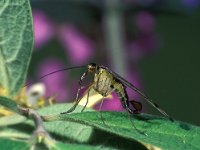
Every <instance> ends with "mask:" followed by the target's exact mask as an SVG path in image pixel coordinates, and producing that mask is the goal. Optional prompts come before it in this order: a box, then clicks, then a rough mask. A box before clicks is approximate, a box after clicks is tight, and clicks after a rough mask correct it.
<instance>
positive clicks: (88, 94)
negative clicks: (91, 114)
mask: <svg viewBox="0 0 200 150" xmlns="http://www.w3.org/2000/svg"><path fill="white" fill-rule="evenodd" d="M90 90H91V88H89V90H88V93H87V100H86V103H85V105H84V107H83V109H82V110H81V112H83V111H84V110H85V108H86V106H87V104H88V102H89V96H90Z"/></svg>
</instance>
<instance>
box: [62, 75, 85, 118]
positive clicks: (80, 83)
mask: <svg viewBox="0 0 200 150" xmlns="http://www.w3.org/2000/svg"><path fill="white" fill-rule="evenodd" d="M86 74H87V72H84V73H83V75H82V76H81V79H80V80H79V88H78V91H77V94H76V101H75V104H74V105H73V106H72V107H71V108H70V109H69V110H68V111H66V112H62V113H61V114H67V113H70V112H72V111H74V110H75V109H76V106H77V105H78V103H79V102H80V100H81V99H79V95H80V90H81V89H82V81H83V79H84V78H85V76H86Z"/></svg>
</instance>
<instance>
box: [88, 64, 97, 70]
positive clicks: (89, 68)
mask: <svg viewBox="0 0 200 150" xmlns="http://www.w3.org/2000/svg"><path fill="white" fill-rule="evenodd" d="M96 67H97V65H96V64H95V63H90V64H89V65H88V71H89V72H94V71H95V70H96Z"/></svg>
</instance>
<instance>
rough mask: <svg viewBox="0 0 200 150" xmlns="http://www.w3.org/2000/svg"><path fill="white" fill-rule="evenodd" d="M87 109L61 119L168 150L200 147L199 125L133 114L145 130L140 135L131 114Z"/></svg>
mask: <svg viewBox="0 0 200 150" xmlns="http://www.w3.org/2000/svg"><path fill="white" fill-rule="evenodd" d="M101 115H102V116H103V119H104V122H105V124H104V123H103V122H102V119H101V117H100V113H99V112H84V113H72V114H70V115H69V114H67V115H60V120H66V121H74V122H78V123H82V124H85V125H90V126H93V127H96V128H99V129H101V130H104V131H107V132H110V133H114V134H117V135H119V136H122V137H125V138H128V139H134V140H136V141H138V142H142V143H148V144H152V145H155V146H157V147H160V148H163V149H167V150H174V149H176V150H183V149H190V150H197V149H200V142H199V141H200V128H199V127H197V126H194V125H190V124H187V123H184V122H179V121H174V122H171V121H169V120H167V119H164V118H160V117H156V116H152V115H147V114H141V115H134V116H133V117H132V122H134V125H135V127H136V128H137V129H138V130H140V131H141V132H144V133H145V134H147V135H145V134H141V133H139V132H138V131H136V129H135V128H133V125H132V123H131V122H130V119H129V117H128V116H127V114H125V113H120V112H101Z"/></svg>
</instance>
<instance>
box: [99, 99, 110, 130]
mask: <svg viewBox="0 0 200 150" xmlns="http://www.w3.org/2000/svg"><path fill="white" fill-rule="evenodd" d="M104 98H105V97H104V96H103V97H102V99H101V103H100V106H99V114H100V117H101V120H102V122H103V124H104V125H105V126H107V127H109V126H108V125H107V124H106V123H105V121H104V119H103V116H102V113H101V108H102V106H103V102H104Z"/></svg>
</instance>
